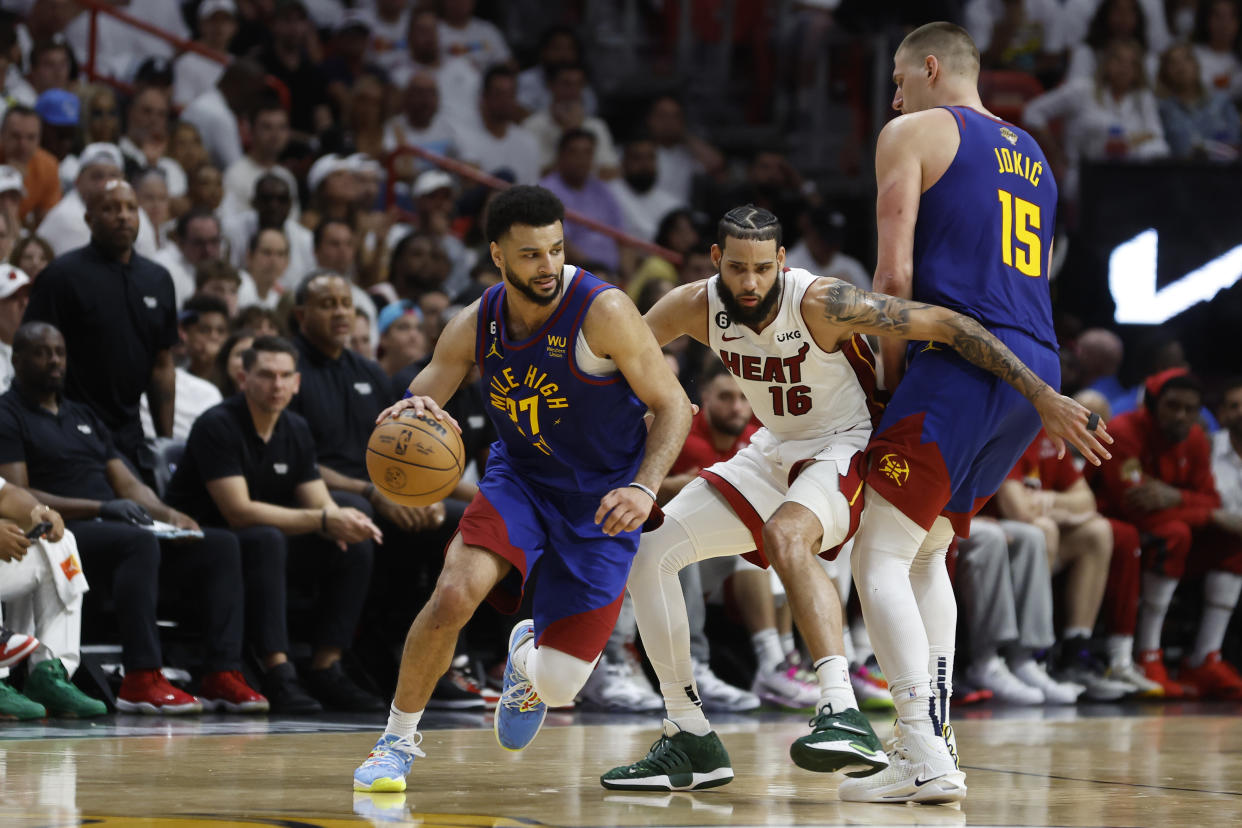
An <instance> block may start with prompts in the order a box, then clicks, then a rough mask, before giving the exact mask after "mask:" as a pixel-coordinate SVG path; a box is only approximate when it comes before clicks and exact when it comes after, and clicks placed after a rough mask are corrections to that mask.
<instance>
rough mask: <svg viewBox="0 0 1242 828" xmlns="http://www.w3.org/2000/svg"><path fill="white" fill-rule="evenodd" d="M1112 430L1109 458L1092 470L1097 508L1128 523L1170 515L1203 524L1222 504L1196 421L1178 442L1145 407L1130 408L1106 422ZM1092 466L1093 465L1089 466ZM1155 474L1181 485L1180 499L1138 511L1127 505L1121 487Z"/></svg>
mask: <svg viewBox="0 0 1242 828" xmlns="http://www.w3.org/2000/svg"><path fill="white" fill-rule="evenodd" d="M1108 432H1109V433H1110V434H1112V435H1113V440H1114V442H1113V444H1112V445H1111V446H1110V447H1109V449H1110V451H1111V452H1112V455H1113V458H1112V459H1111V460H1106V461H1105V462H1104V465H1103V466H1101V467H1100V468H1099V469H1098V470H1096V471H1095V472H1094V475H1095V480H1094V486H1095V491H1096V500H1097V501H1098V502H1099V506H1100V512H1101V513H1103V514H1104V515H1106V516H1108V517H1112V518H1119V519H1121V520H1126V521H1130V522H1131V523H1148V522H1151V521H1152V520H1153V519H1157V520H1158V521H1159V522H1165V521H1170V520H1180V521H1184V522H1185V523H1186V524H1188V525H1190V526H1202V525H1204V524H1206V523H1207V522H1208V521H1210V520H1211V518H1212V511H1213V510H1214V509H1218V508H1220V495H1219V494H1217V492H1216V483H1215V482H1214V481H1213V479H1212V454H1211V444H1210V443H1209V442H1208V438H1207V435H1206V434H1204V433H1203V429H1202V428H1200V427H1199V426H1198V425H1193V426H1191V427H1190V434H1189V435H1188V436H1187V437H1186V439H1185V440H1182V441H1181V442H1180V443H1169V442H1168V440H1166V439H1165V437H1164V435H1163V434H1162V433H1161V432H1160V429H1159V428H1158V427H1157V425H1156V421H1155V418H1153V417H1152V415H1151V414H1150V413H1149V412H1148V411H1147V409H1145V408H1139V409H1136V410H1134V411H1128V412H1126V413H1125V414H1120V415H1118V416H1117V417H1114V418H1113V419H1112V420H1110V421H1109V423H1108ZM1087 468H1088V469H1093V468H1094V467H1093V466H1087ZM1152 478H1154V479H1156V480H1161V481H1164V482H1165V483H1168V484H1169V485H1170V486H1174V487H1176V488H1178V489H1181V492H1182V502H1181V504H1180V505H1178V506H1174V507H1172V508H1170V509H1165V510H1163V511H1160V512H1150V513H1149V512H1140V511H1138V510H1135V509H1131V508H1130V507H1128V506H1127V505H1126V502H1125V493H1126V491H1127V490H1128V489H1132V488H1134V487H1135V486H1137V485H1138V484H1139V483H1141V482H1142V481H1143V480H1145V479H1152Z"/></svg>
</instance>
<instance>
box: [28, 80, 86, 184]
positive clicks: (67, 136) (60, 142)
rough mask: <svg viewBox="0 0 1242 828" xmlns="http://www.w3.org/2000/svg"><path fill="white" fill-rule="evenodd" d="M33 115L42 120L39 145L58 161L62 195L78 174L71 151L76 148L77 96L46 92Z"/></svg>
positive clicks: (78, 116) (78, 104) (63, 90)
mask: <svg viewBox="0 0 1242 828" xmlns="http://www.w3.org/2000/svg"><path fill="white" fill-rule="evenodd" d="M35 112H37V113H38V114H39V118H40V119H42V121H43V130H42V135H41V136H40V138H39V144H40V146H42V147H43V149H45V150H47V151H48V152H49V153H51V154H52V157H53V158H55V159H56V161H57V162H58V165H59V166H58V170H57V171H58V173H59V177H60V187H61V192H64V190H66V189H68V186H67V185H71V184H72V182H73V177H74V176H75V175H77V172H78V159H77V156H75V155H74V150H75V149H77V146H78V132H79V130H78V123H79V121H80V119H81V114H82V104H81V102H80V101H78V96H77V95H75V94H73V93H72V92H69V91H67V90H65V89H48V90H47V91H46V92H44V93H43V94H41V95H40V96H39V99H38V100H37V101H36V102H35Z"/></svg>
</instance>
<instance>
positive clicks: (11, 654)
mask: <svg viewBox="0 0 1242 828" xmlns="http://www.w3.org/2000/svg"><path fill="white" fill-rule="evenodd" d="M38 648H39V639H37V638H35V637H34V636H33V635H22V634H21V633H15V632H13V631H12V630H9V629H5V628H4V627H0V667H12V666H13V665H14V664H20V663H21V662H22V661H23V660H24V659H25V658H26V656H28V655H30V654H31V653H33V652H34V651H35V650H37V649H38Z"/></svg>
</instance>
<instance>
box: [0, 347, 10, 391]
mask: <svg viewBox="0 0 1242 828" xmlns="http://www.w3.org/2000/svg"><path fill="white" fill-rule="evenodd" d="M12 384H13V346H12V345H10V344H9V343H7V342H0V394H3V393H4V392H5V391H8V390H9V386H10V385H12Z"/></svg>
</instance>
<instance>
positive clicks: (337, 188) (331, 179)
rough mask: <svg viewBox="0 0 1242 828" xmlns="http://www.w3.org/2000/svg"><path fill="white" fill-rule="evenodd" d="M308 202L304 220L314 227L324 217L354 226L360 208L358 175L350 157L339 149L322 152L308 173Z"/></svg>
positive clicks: (307, 225)
mask: <svg viewBox="0 0 1242 828" xmlns="http://www.w3.org/2000/svg"><path fill="white" fill-rule="evenodd" d="M306 192H307V194H308V196H309V201H310V203H309V205H308V207H307V209H306V210H305V212H303V213H302V224H303V225H305V226H306V227H311V228H313V227H315V225H317V224H319V222H321V221H323V220H325V219H337V220H339V221H343V222H345V223H346V224H348V225H349V226H350V227H351V228H352V227H353V226H354V221H355V219H356V218H357V212H358V175H357V171H356V169H355V165H354V164H353V163H351V162H350V160H349V159H348V158H346V157H345V156H342V155H337V154H336V153H329V154H327V155H323V156H320V157H319V158H318V159H317V160H316V161H315V163H314V164H312V165H311V168H310V170H309V171H308V172H307V173H306Z"/></svg>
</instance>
